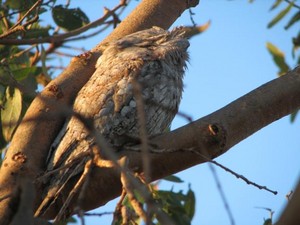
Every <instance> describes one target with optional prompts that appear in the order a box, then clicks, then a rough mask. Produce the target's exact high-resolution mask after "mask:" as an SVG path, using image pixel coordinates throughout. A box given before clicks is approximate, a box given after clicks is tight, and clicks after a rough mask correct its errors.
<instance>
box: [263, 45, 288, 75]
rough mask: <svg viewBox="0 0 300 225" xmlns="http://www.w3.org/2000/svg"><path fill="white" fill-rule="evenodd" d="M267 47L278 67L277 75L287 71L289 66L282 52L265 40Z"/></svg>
mask: <svg viewBox="0 0 300 225" xmlns="http://www.w3.org/2000/svg"><path fill="white" fill-rule="evenodd" d="M267 49H268V51H269V52H270V54H271V55H272V57H273V60H274V62H275V64H276V65H277V67H278V68H279V69H280V70H279V72H278V75H279V76H281V75H284V74H285V73H286V72H288V71H289V66H288V65H287V63H286V62H285V58H284V53H283V52H282V51H281V50H280V49H279V48H277V47H276V46H275V45H273V44H272V43H270V42H267Z"/></svg>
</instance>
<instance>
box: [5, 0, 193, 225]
mask: <svg viewBox="0 0 300 225" xmlns="http://www.w3.org/2000/svg"><path fill="white" fill-rule="evenodd" d="M187 2H188V3H189V4H190V5H188V4H187ZM197 4H198V1H197V0H191V1H181V0H173V1H172V4H170V1H169V0H144V1H142V2H141V3H140V5H139V6H138V7H137V9H135V10H134V11H133V12H132V13H131V14H130V15H129V16H128V17H127V18H126V20H124V22H122V23H121V24H120V25H119V26H118V27H117V28H116V29H115V30H114V31H113V32H112V33H111V35H109V36H108V37H107V38H106V39H105V40H104V41H103V42H108V41H111V40H113V39H117V38H120V37H123V36H125V35H127V34H129V33H132V32H135V31H138V30H143V29H145V28H149V27H152V26H154V25H155V26H160V27H162V28H165V29H167V28H168V27H169V26H170V25H171V24H172V23H173V22H174V21H175V20H176V19H177V18H178V17H179V16H180V14H181V13H182V12H183V11H184V10H185V9H186V8H187V7H189V6H196V5H197ZM103 42H102V43H103ZM101 46H102V44H100V45H98V46H97V47H96V48H94V49H93V50H92V51H91V52H89V53H86V54H83V55H80V56H78V57H75V58H74V59H73V60H72V61H71V63H70V64H69V66H68V67H67V68H66V70H65V71H64V72H63V73H62V74H61V75H60V76H59V77H58V78H56V79H55V80H53V81H52V82H50V83H49V85H48V86H47V87H46V88H45V90H44V91H42V93H41V94H40V95H39V96H37V97H36V98H35V100H34V101H33V102H32V104H31V105H30V107H29V109H28V111H27V113H26V115H25V117H24V119H23V122H22V123H21V124H20V125H19V127H18V129H17V130H16V133H15V135H14V138H13V140H12V142H11V145H10V147H9V149H8V151H7V153H6V156H5V159H4V162H3V164H2V167H1V170H0V174H1V176H0V193H1V196H8V197H7V198H5V199H4V200H2V201H0V224H9V221H11V218H12V217H13V215H14V213H15V211H17V210H16V209H17V207H18V201H19V194H20V192H19V191H18V190H19V186H20V182H19V180H20V177H21V176H27V177H28V178H29V179H31V180H32V181H33V180H34V179H35V177H36V176H37V175H38V174H40V173H41V172H42V171H43V169H44V162H45V157H46V156H47V153H48V150H49V148H50V145H51V143H52V141H53V139H54V137H55V136H56V134H57V132H58V131H59V129H60V128H61V126H62V124H63V121H64V118H62V117H57V118H55V119H53V117H50V118H52V120H51V121H45V120H44V118H45V117H47V115H51V114H53V113H55V112H57V111H59V109H60V107H61V105H70V104H71V103H72V101H73V99H74V97H75V96H76V94H77V92H78V91H79V90H80V88H81V87H82V86H83V85H84V84H85V83H86V81H87V80H88V79H89V77H90V76H91V75H92V74H93V72H94V70H95V69H94V65H95V62H96V60H97V58H98V57H99V56H100V54H101V48H102V47H101ZM32 118H35V120H32ZM28 121H30V122H28ZM36 191H37V195H36V196H37V197H40V195H39V190H36ZM37 202H39V199H37Z"/></svg>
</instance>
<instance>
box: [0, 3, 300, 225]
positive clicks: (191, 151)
mask: <svg viewBox="0 0 300 225" xmlns="http://www.w3.org/2000/svg"><path fill="white" fill-rule="evenodd" d="M190 2H191V1H190ZM192 4H193V6H194V5H197V1H193V3H192ZM186 7H187V5H186V1H180V0H174V1H173V2H172V4H170V1H169V0H160V1H159V0H144V1H143V2H141V4H140V5H139V7H137V9H136V10H135V11H133V12H132V14H131V15H130V16H128V17H127V19H126V20H124V21H123V23H122V24H120V25H119V26H118V27H117V28H116V29H115V30H114V32H113V33H112V34H111V35H110V36H108V37H107V39H105V40H104V42H106V41H110V40H113V39H116V38H119V37H122V36H124V35H126V34H129V33H132V32H135V31H138V30H143V29H146V28H149V27H151V26H153V25H156V26H160V27H162V28H164V29H167V28H168V27H169V26H170V25H171V24H172V23H173V22H174V21H175V20H176V19H177V17H178V16H180V14H181V13H182V12H183V11H184V10H185V9H186ZM100 54H101V45H98V46H97V47H96V48H95V49H93V50H92V51H91V52H90V53H87V54H85V55H81V56H79V57H75V58H74V59H73V60H72V62H71V63H70V65H69V66H68V68H67V69H66V70H65V71H64V72H63V73H62V74H61V75H60V76H59V77H58V78H57V79H55V80H54V81H52V82H51V83H50V84H49V85H48V86H47V88H46V89H45V90H44V91H43V92H42V93H41V94H40V95H39V96H38V97H37V98H36V99H35V100H34V101H33V103H32V104H31V106H30V108H29V109H28V111H27V113H26V116H25V117H24V120H23V122H22V123H21V124H20V126H19V128H18V129H17V131H16V133H15V135H14V139H13V141H12V143H11V146H10V148H9V150H8V152H7V154H6V157H5V160H4V162H3V164H2V167H1V170H0V174H1V176H0V191H1V198H2V201H0V224H9V223H10V221H12V218H13V217H14V215H15V213H16V212H17V211H18V208H19V205H21V204H19V201H20V200H21V201H22V199H23V197H22V196H21V195H20V190H22V191H24V189H23V188H22V185H21V184H22V182H21V181H20V180H21V179H20V177H24V176H26V177H27V178H28V179H29V180H30V181H31V182H33V181H34V179H35V177H36V176H37V175H39V174H40V173H41V172H42V171H43V170H44V166H45V165H44V164H43V162H44V161H45V157H46V156H47V153H48V149H49V147H50V144H51V143H52V141H53V139H54V137H55V136H56V134H57V132H58V131H59V130H60V128H61V125H62V123H63V121H64V117H63V116H62V117H58V116H57V114H52V112H55V111H57V109H58V108H61V106H62V105H70V104H71V102H72V100H73V98H74V96H75V95H76V93H77V92H78V91H79V90H80V88H81V87H82V86H83V85H84V84H85V83H86V81H87V80H88V79H89V77H90V76H91V75H92V73H93V72H94V64H95V62H96V59H97V58H98V57H99V56H100ZM287 87H288V88H287ZM299 87H300V69H299V68H296V69H295V70H293V71H291V72H290V73H288V74H287V75H285V76H283V77H280V78H278V79H275V80H273V81H271V82H269V83H267V84H265V85H263V86H261V87H260V88H258V89H256V90H254V91H252V92H250V93H249V94H247V95H245V96H243V97H241V98H240V99H238V100H236V101H234V102H232V103H231V104H229V105H228V106H226V107H224V108H222V109H220V110H218V111H216V112H214V113H212V114H210V115H208V116H206V117H204V118H202V119H200V120H198V121H195V122H193V123H191V124H189V125H187V126H184V127H182V128H179V129H177V130H175V131H173V132H170V133H167V134H163V135H160V136H158V137H155V138H154V139H152V140H151V142H152V143H153V144H156V145H157V146H159V147H158V149H162V152H161V153H153V154H151V155H150V159H149V160H150V164H151V165H152V168H151V174H150V177H151V180H156V179H159V178H162V177H164V176H167V175H169V174H172V173H175V172H178V171H181V170H184V169H186V168H189V167H191V166H193V165H196V164H199V163H203V162H205V161H206V159H205V158H203V157H201V155H205V156H207V157H210V158H214V157H217V156H219V155H221V154H223V153H225V152H226V151H227V150H228V149H229V148H231V147H232V146H233V145H235V144H237V143H238V142H240V141H241V140H243V139H245V138H246V137H248V136H250V135H251V134H253V133H254V132H256V131H258V130H259V129H261V128H263V127H264V126H266V125H268V124H270V123H272V122H273V121H276V120H278V119H279V118H281V117H283V116H285V115H288V114H289V113H292V112H293V111H295V110H297V109H298V108H299V107H300V88H299ZM51 114H52V115H51ZM54 115H55V117H54ZM253 115H255V116H253ZM46 118H47V120H45V119H46ZM49 118H51V123H49ZM195 152H197V153H195ZM122 155H126V157H127V158H128V162H129V167H130V168H131V169H133V170H134V171H137V172H140V173H142V170H141V168H142V165H141V162H142V160H141V154H140V153H139V152H136V151H124V152H122ZM122 155H120V157H121V156H122ZM198 156H199V157H198ZM90 180H92V181H93V182H91V183H90V184H89V185H90V186H89V187H88V188H87V190H88V192H87V193H86V194H85V199H84V201H83V202H82V207H83V208H84V209H86V210H88V209H92V208H95V207H97V206H100V205H103V204H105V203H106V202H108V201H109V200H111V199H113V198H115V197H117V196H118V195H119V194H120V191H121V183H120V176H119V171H118V170H117V169H115V168H114V167H113V166H112V164H111V163H109V162H107V163H106V162H103V165H102V167H101V168H98V167H97V168H94V169H93V171H92V173H91V179H90ZM71 187H73V184H72V182H70V185H69V191H70V188H71ZM35 191H36V193H37V194H36V196H37V199H36V202H40V200H41V199H39V198H38V197H39V192H40V190H38V189H36V190H35ZM66 193H67V192H66ZM298 199H299V185H298V188H297V191H296V193H295V195H294V200H293V199H292V201H291V202H290V203H289V205H288V207H287V208H286V210H285V211H284V213H283V215H282V218H281V219H280V220H279V222H278V224H280V225H281V224H285V225H286V224H297V222H298V221H299V218H297V216H299V214H297V213H293V212H295V210H296V211H297V212H298V211H299V205H300V204H299V200H298ZM20 209H21V207H20ZM55 210H58V209H57V208H54V212H53V213H55ZM48 216H49V217H51V214H49V215H48Z"/></svg>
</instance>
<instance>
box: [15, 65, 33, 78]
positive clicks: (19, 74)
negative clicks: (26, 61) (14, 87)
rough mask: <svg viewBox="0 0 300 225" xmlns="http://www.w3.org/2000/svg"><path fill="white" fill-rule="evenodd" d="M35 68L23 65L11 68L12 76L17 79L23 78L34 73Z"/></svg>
mask: <svg viewBox="0 0 300 225" xmlns="http://www.w3.org/2000/svg"><path fill="white" fill-rule="evenodd" d="M35 70H36V67H35V66H33V67H25V68H19V69H15V70H12V71H11V72H12V74H13V75H14V78H15V79H16V80H18V81H20V80H23V79H25V78H26V77H27V76H28V75H29V74H30V73H34V71H35Z"/></svg>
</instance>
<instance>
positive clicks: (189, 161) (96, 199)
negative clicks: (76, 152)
mask: <svg viewBox="0 0 300 225" xmlns="http://www.w3.org/2000/svg"><path fill="white" fill-rule="evenodd" d="M287 87H288V88H287ZM299 87H300V67H297V68H295V69H294V70H293V71H290V72H289V73H288V74H286V75H284V76H282V77H279V78H277V79H274V80H272V81H270V82H268V83H266V84H264V85H262V86H261V87H259V88H257V89H255V90H253V91H252V92H250V93H248V94H246V95H245V96H243V97H241V98H239V99H237V100H236V101H234V102H232V103H230V104H229V105H227V106H225V107H223V108H222V109H220V110H218V111H216V112H214V113H212V114H210V115H208V116H206V117H203V118H201V119H199V120H197V121H195V122H192V123H190V124H188V125H186V126H184V127H181V128H179V129H177V130H174V131H172V132H169V133H166V134H162V135H160V136H157V137H154V138H153V139H151V140H150V143H151V145H152V146H156V147H155V149H152V153H151V154H149V161H150V164H151V165H152V167H151V168H152V170H151V171H150V179H151V180H152V181H154V180H157V179H160V178H163V177H165V176H168V175H170V174H174V173H176V172H179V171H182V170H184V169H187V168H190V167H192V166H194V165H197V164H200V163H203V162H206V161H207V160H206V158H209V159H213V158H215V157H218V156H220V155H222V154H224V153H225V152H226V151H227V150H229V149H230V148H231V147H232V146H234V145H236V144H237V143H239V142H240V141H242V140H244V139H245V138H247V137H249V136H250V135H252V134H253V133H255V132H256V131H258V130H260V129H261V128H263V127H265V126H267V125H268V124H270V123H272V122H274V121H276V120H278V119H280V118H282V117H284V116H286V115H288V114H290V113H292V112H294V111H295V110H297V109H298V108H299V107H300V88H299ZM138 149H139V148H136V149H127V150H124V151H121V152H120V154H119V157H120V158H121V157H122V156H126V157H127V159H128V167H129V168H130V169H131V170H133V171H135V172H138V173H140V174H141V175H143V171H142V168H143V165H142V162H143V161H142V154H141V152H140V151H139V150H138ZM194 152H197V153H199V154H195V153H194ZM201 155H204V156H205V157H201ZM111 165H113V164H111ZM90 180H91V182H90V184H89V186H88V187H87V189H86V190H88V191H87V192H86V193H85V198H84V200H83V202H81V203H82V205H81V208H82V209H84V210H91V209H93V208H96V207H99V206H101V205H104V204H106V203H107V202H108V201H110V200H112V199H114V198H115V197H117V196H118V195H120V193H121V190H122V189H121V182H120V173H119V169H118V168H115V167H114V166H109V165H108V166H106V167H101V168H99V167H98V168H94V169H93V170H92V172H91V177H90ZM73 182H76V178H74V180H73ZM69 185H70V186H69V187H68V188H66V190H65V191H64V192H63V196H62V198H61V199H65V198H66V196H68V194H69V192H70V190H71V189H72V187H73V186H74V183H72V182H70V184H69ZM58 202H59V201H58ZM74 202H76V201H74ZM73 204H74V203H73ZM72 207H74V205H73V206H72ZM72 207H71V208H72ZM59 208H60V206H59V203H58V204H57V205H56V206H54V207H53V208H52V209H51V210H52V211H51V212H49V214H48V215H46V217H49V218H51V217H52V216H53V215H54V214H55V213H57V210H58V209H59Z"/></svg>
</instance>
